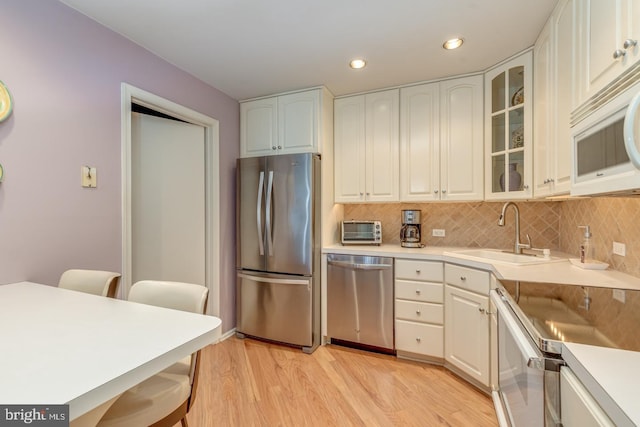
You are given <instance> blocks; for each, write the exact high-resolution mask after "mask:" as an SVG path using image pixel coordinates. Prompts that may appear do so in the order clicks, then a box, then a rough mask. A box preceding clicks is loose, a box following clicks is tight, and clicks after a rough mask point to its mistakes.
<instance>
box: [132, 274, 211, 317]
mask: <svg viewBox="0 0 640 427" xmlns="http://www.w3.org/2000/svg"><path fill="white" fill-rule="evenodd" d="M208 294H209V289H207V288H206V287H205V286H202V285H195V284H193V283H183V282H166V281H160V280H142V281H140V282H136V283H135V284H134V285H133V286H132V287H131V290H130V291H129V298H128V299H129V301H133V302H139V303H142V304H149V305H155V306H158V307H165V308H173V309H175V310H182V311H190V312H192V313H199V314H205V311H206V308H207V295H208Z"/></svg>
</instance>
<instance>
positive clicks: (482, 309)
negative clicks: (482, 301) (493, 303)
mask: <svg viewBox="0 0 640 427" xmlns="http://www.w3.org/2000/svg"><path fill="white" fill-rule="evenodd" d="M478 311H479V312H480V313H482V314H486V315H487V316H488V315H490V314H493V313H492V312H490V311H489V310H485V309H484V308H482V307H479V308H478Z"/></svg>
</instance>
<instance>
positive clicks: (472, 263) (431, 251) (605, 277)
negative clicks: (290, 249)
mask: <svg viewBox="0 0 640 427" xmlns="http://www.w3.org/2000/svg"><path fill="white" fill-rule="evenodd" d="M468 249H478V248H460V247H436V246H431V247H424V248H403V247H401V246H400V245H389V244H385V245H380V246H367V245H350V246H343V245H341V244H334V245H329V246H325V247H324V248H323V249H322V252H323V253H338V254H359V255H371V256H390V257H395V258H405V259H421V260H430V261H445V262H449V263H455V264H460V265H465V266H468V267H472V268H478V269H482V270H487V271H490V272H492V273H493V274H494V275H495V276H496V278H497V279H498V280H519V281H523V282H536V283H557V284H567V285H578V286H596V287H602V288H613V289H616V288H617V289H633V290H640V278H638V277H635V276H631V275H629V274H626V273H622V272H620V271H616V270H611V269H608V270H584V269H581V268H579V267H576V266H574V265H572V264H571V263H570V262H569V261H568V260H569V258H574V256H572V255H570V254H566V253H562V252H556V251H552V253H551V255H552V256H553V257H558V258H565V259H566V260H565V261H562V262H551V263H546V264H535V265H523V266H516V265H511V264H505V263H500V262H498V261H493V260H486V261H477V260H470V259H468V258H465V257H464V255H457V254H456V252H457V251H462V250H468Z"/></svg>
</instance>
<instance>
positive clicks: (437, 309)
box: [396, 300, 444, 325]
mask: <svg viewBox="0 0 640 427" xmlns="http://www.w3.org/2000/svg"><path fill="white" fill-rule="evenodd" d="M396 319H405V320H413V321H414V322H427V323H437V324H440V325H442V322H443V320H444V310H443V305H442V304H431V303H428V302H415V301H403V300H396Z"/></svg>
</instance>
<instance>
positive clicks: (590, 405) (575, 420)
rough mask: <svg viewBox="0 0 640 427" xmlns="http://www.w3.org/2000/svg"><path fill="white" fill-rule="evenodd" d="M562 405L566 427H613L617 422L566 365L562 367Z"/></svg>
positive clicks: (563, 420) (563, 423)
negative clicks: (614, 421) (613, 420)
mask: <svg viewBox="0 0 640 427" xmlns="http://www.w3.org/2000/svg"><path fill="white" fill-rule="evenodd" d="M560 407H561V408H562V425H563V426H564V427H613V426H614V425H615V424H614V423H613V422H612V421H611V419H610V418H609V417H608V416H607V414H606V413H605V412H604V411H603V410H602V408H601V407H600V405H598V402H596V401H595V399H594V398H593V396H591V394H590V393H589V391H588V390H587V389H586V388H585V387H584V385H582V383H581V382H580V380H579V379H578V378H577V377H576V376H575V374H574V373H573V372H572V371H571V369H569V368H568V367H566V366H563V367H562V368H560Z"/></svg>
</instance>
